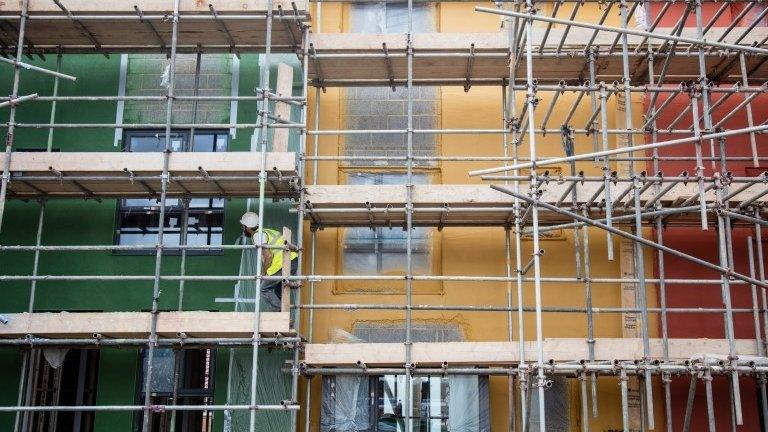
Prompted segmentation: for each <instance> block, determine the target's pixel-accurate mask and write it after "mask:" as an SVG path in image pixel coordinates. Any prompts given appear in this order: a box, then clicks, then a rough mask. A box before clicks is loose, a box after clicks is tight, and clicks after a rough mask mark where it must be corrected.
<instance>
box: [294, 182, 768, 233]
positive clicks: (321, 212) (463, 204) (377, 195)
mask: <svg viewBox="0 0 768 432" xmlns="http://www.w3.org/2000/svg"><path fill="white" fill-rule="evenodd" d="M628 184H629V183H628V182H618V184H616V185H614V184H611V186H610V188H611V196H613V197H616V196H618V195H619V193H621V192H620V191H623V190H624V189H626V187H627V185H628ZM601 186H602V184H600V183H585V184H583V185H582V184H579V185H578V186H577V203H578V204H583V203H585V202H587V201H588V200H589V199H590V197H591V196H593V195H594V193H595V192H596V191H597V189H598V188H599V187H601ZM567 187H568V184H567V183H562V184H558V182H557V181H556V179H555V178H553V181H551V182H550V183H548V184H546V185H544V186H543V188H542V190H543V194H542V196H541V199H542V200H543V201H545V202H547V203H550V204H553V205H554V204H555V203H556V202H557V201H558V200H559V199H560V197H561V196H562V195H563V193H564V192H565V190H566V188H567ZM527 188H528V185H527V184H525V185H521V193H526V192H527ZM760 190H761V188H760V186H758V185H755V186H753V187H751V188H750V189H747V190H746V191H745V192H742V193H740V194H739V195H737V196H735V197H734V198H732V202H733V203H736V202H740V201H742V200H745V199H748V198H749V197H752V196H754V194H755V193H757V192H759V191H760ZM696 193H697V186H696V184H695V183H689V184H687V185H685V184H682V183H679V184H677V185H676V186H675V187H674V188H672V189H671V190H670V191H669V192H668V193H666V194H665V195H664V197H663V198H661V200H660V202H661V203H662V204H663V205H664V207H665V208H669V207H675V203H678V204H679V202H681V200H680V198H682V200H683V201H684V200H685V199H687V198H688V197H691V196H695V195H696ZM603 196H604V194H603V193H601V194H600V195H599V196H598V198H597V202H599V201H600V200H601V199H602V198H603ZM653 196H654V190H653V188H649V190H647V191H645V192H644V193H643V195H642V197H641V202H642V203H646V202H647V201H648V200H649V199H651V198H652V197H653ZM306 198H307V200H308V201H309V203H310V204H311V210H317V212H315V213H314V214H310V213H311V211H310V212H308V216H311V217H312V219H313V220H315V221H319V223H320V224H322V225H325V226H338V225H344V224H350V225H352V226H368V225H369V224H370V220H371V218H373V222H374V224H377V225H380V226H385V225H388V224H390V223H391V224H402V223H404V221H405V213H404V212H403V210H402V209H403V208H404V206H405V189H404V188H403V187H400V186H396V185H376V186H371V185H315V186H307V195H306ZM630 198H632V197H627V198H625V201H626V200H627V199H630ZM706 199H707V201H709V202H714V199H715V196H714V193H712V192H710V193H708V194H707V195H706ZM759 201H761V202H768V196H765V197H762V198H760V199H759ZM568 202H569V203H570V201H568ZM367 205H370V206H371V208H372V209H373V210H374V211H369V208H368V206H367ZM413 205H414V208H415V209H416V212H414V214H413V218H414V219H413V220H414V223H416V224H421V225H435V226H436V225H437V224H438V223H439V222H440V221H441V220H442V221H443V222H444V225H446V226H448V225H503V224H505V223H508V221H509V220H510V213H511V208H512V205H513V203H512V197H511V196H509V195H507V194H504V193H502V192H498V191H496V190H493V189H491V188H490V187H489V186H487V185H449V184H433V185H415V186H414V187H413ZM445 208H447V209H449V210H450V211H448V212H444V211H443V209H445ZM621 208H623V206H621ZM384 209H388V211H387V212H384V211H382V210H384ZM420 209H422V210H421V211H420ZM427 209H430V210H427ZM622 211H623V210H622ZM627 211H629V210H627ZM620 214H621V211H619V210H615V211H614V215H616V216H618V215H620ZM540 217H541V221H542V223H547V224H553V223H569V222H572V220H569V219H567V218H564V217H563V216H560V215H558V214H553V213H552V212H545V211H543V212H540ZM591 217H594V218H598V219H599V218H603V217H605V215H604V214H603V212H602V211H596V212H594V214H592V215H591ZM688 217H689V218H691V219H694V218H695V217H697V213H692V214H690V215H688ZM677 221H681V222H686V220H685V218H684V217H683V216H681V217H677V218H670V222H671V223H676V222H677ZM631 222H632V221H630V220H625V221H624V222H623V224H628V223H631ZM615 223H616V224H621V223H620V222H619V221H615Z"/></svg>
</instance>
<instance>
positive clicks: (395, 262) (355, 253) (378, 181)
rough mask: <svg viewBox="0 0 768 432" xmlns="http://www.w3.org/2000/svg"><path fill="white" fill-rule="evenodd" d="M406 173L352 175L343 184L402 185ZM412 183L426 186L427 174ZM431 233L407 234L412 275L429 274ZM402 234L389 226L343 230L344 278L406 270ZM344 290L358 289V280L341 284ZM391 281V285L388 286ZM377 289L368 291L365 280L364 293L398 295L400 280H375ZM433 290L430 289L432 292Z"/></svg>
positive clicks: (423, 229) (425, 230) (426, 230)
mask: <svg viewBox="0 0 768 432" xmlns="http://www.w3.org/2000/svg"><path fill="white" fill-rule="evenodd" d="M405 179H406V174H405V173H399V172H394V173H392V172H383V173H381V172H380V173H370V172H354V173H350V174H349V176H348V180H347V183H348V184H353V185H402V184H405ZM413 183H414V184H428V183H429V175H428V174H424V173H416V174H414V175H413ZM434 233H435V230H434V229H433V228H427V227H415V228H413V230H412V231H411V259H412V265H413V273H414V274H431V273H432V272H433V271H434V268H433V265H434V264H435V262H434V261H435V260H434V259H433V257H432V250H433V241H434V237H435V235H434ZM406 234H407V233H406V231H405V230H403V228H402V227H401V226H393V227H375V228H370V227H358V228H347V229H345V230H344V231H343V240H342V254H341V255H342V256H341V261H342V271H343V272H344V274H348V275H372V274H381V275H392V274H396V275H400V274H404V273H405V270H406V254H407V248H406ZM345 282H349V283H345V284H344V285H345V289H350V290H358V289H361V288H359V287H358V286H357V285H359V284H360V281H345ZM389 282H392V283H389ZM377 283H378V284H379V286H378V287H375V288H371V287H370V281H367V286H368V288H366V290H367V291H371V290H373V291H374V292H402V282H400V281H378V282H377ZM415 285H421V286H434V285H435V284H432V283H431V282H426V281H419V282H418V283H416V284H415ZM433 290H434V289H433Z"/></svg>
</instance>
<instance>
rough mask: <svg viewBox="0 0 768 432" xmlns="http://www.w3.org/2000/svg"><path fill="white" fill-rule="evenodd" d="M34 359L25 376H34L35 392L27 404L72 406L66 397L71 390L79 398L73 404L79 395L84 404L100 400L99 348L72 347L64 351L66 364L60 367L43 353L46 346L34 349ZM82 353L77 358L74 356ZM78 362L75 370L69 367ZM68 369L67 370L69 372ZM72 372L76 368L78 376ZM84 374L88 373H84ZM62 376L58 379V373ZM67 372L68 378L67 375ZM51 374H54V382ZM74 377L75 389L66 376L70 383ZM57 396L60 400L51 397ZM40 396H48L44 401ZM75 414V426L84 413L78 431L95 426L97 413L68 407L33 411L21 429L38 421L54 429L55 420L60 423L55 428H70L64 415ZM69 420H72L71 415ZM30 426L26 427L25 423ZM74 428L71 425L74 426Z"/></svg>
mask: <svg viewBox="0 0 768 432" xmlns="http://www.w3.org/2000/svg"><path fill="white" fill-rule="evenodd" d="M31 355H32V357H31V358H32V359H33V361H31V362H29V363H28V364H27V370H26V374H25V375H24V376H25V380H26V379H29V377H30V376H31V377H33V378H32V379H33V380H34V382H33V383H32V387H31V389H32V390H31V393H30V394H29V395H28V397H29V398H30V400H28V401H27V402H25V404H27V405H30V406H40V407H43V406H56V405H59V406H61V405H63V406H68V405H69V403H67V401H65V400H63V399H64V398H63V395H66V394H70V393H71V392H72V390H74V393H75V394H74V398H75V401H74V402H73V405H74V404H76V403H77V398H81V402H80V404H83V405H93V404H95V403H96V399H97V397H98V391H99V370H100V366H101V363H100V356H101V353H100V351H99V350H98V349H91V348H74V349H70V350H68V351H67V352H66V353H65V354H64V358H63V359H62V364H61V366H60V367H59V368H58V369H54V368H53V367H52V366H50V364H49V363H48V360H47V359H46V358H45V355H44V354H43V350H42V349H40V348H37V349H35V350H32V351H31ZM76 355H77V356H78V358H77V359H75V358H74V356H76ZM74 362H77V363H76V369H75V370H74V371H72V370H68V369H69V368H68V366H70V367H71V366H72V363H74ZM65 372H66V373H65ZM72 372H75V377H72ZM81 374H84V375H81ZM57 376H58V380H57V379H56V377H57ZM65 376H66V377H67V378H65ZM47 378H52V379H53V382H51V381H49V380H48V379H47ZM73 378H74V381H75V382H76V383H77V384H75V389H72V388H71V387H68V386H67V384H65V380H66V381H67V382H68V384H70V385H71V384H72V383H71V382H70V381H71V380H72V379H73ZM80 380H82V383H83V385H82V387H80V385H79V381H80ZM49 395H50V396H52V397H55V398H56V401H47V397H48V396H49ZM40 399H43V400H46V401H45V402H44V403H41V402H42V401H41V400H40ZM68 415H72V426H74V423H75V422H76V421H77V420H76V418H77V417H78V416H79V417H80V420H79V422H80V428H79V429H78V430H77V431H75V432H92V431H94V430H95V423H94V413H93V412H88V411H82V412H69V413H67V412H66V411H32V412H30V413H29V415H28V416H26V419H25V420H24V421H23V423H22V424H21V425H20V426H21V429H20V430H24V431H27V430H33V429H35V430H36V428H35V426H34V425H35V423H38V424H39V423H41V422H42V423H43V424H44V425H45V429H46V430H49V429H51V426H52V425H53V424H55V425H56V427H55V428H53V430H58V429H59V428H64V429H66V426H64V424H65V421H64V420H62V417H68ZM54 419H55V420H54ZM67 420H69V419H68V418H67ZM25 426H26V427H25ZM70 430H71V429H70Z"/></svg>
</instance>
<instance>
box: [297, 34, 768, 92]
mask: <svg viewBox="0 0 768 432" xmlns="http://www.w3.org/2000/svg"><path fill="white" fill-rule="evenodd" d="M545 30H546V28H545V27H543V26H542V27H534V28H533V40H535V41H541V40H542V37H543V34H544V31H545ZM671 30H672V29H670V28H659V29H657V30H656V31H657V32H658V33H660V34H669V33H671ZM744 30H745V28H744V27H740V28H736V29H734V30H733V32H731V33H730V34H729V35H727V36H726V38H725V39H724V40H726V41H729V42H734V41H735V39H736V38H737V37H738V36H739V35H741V34H742V32H743V31H744ZM722 31H723V29H712V30H711V34H708V37H710V36H711V37H712V39H713V40H714V39H717V38H718V37H719V36H720V34H722ZM563 32H564V29H563V28H552V29H551V30H550V34H549V37H548V39H547V45H546V46H545V51H546V52H548V53H553V52H555V50H556V48H557V45H558V44H559V41H560V39H561V38H562V35H563ZM592 35H593V31H592V30H589V29H582V28H571V29H570V30H569V33H568V40H567V41H568V44H567V45H566V49H565V50H564V54H563V55H562V56H547V57H538V56H536V57H535V59H534V64H533V73H534V76H536V78H537V79H538V80H539V82H540V83H556V82H558V81H559V80H561V79H564V80H566V81H572V80H573V78H574V77H577V76H579V74H580V73H581V71H582V70H583V69H584V68H585V64H586V59H585V58H584V56H583V54H581V53H582V52H583V50H584V45H585V44H586V42H587V41H588V40H590V38H591V37H592ZM766 35H768V29H761V28H756V29H754V30H752V31H751V32H750V37H751V38H753V39H755V40H761V39H762V38H763V37H765V36H766ZM683 36H686V37H695V29H692V28H686V29H684V30H683ZM614 39H615V34H611V33H609V32H600V33H599V34H598V35H597V37H596V38H595V41H594V46H596V47H608V46H610V45H611V44H612V43H613V41H614ZM640 42H642V38H641V37H637V36H631V35H630V36H629V44H630V45H631V48H630V57H631V58H630V64H631V65H632V68H633V69H635V68H637V67H638V65H639V63H640V62H639V60H640V59H644V58H645V54H644V52H645V50H643V51H641V52H640V53H639V54H637V55H635V54H633V52H634V47H635V46H637V44H639V43H640ZM310 43H311V44H312V46H313V47H314V48H315V51H316V52H317V54H318V55H319V56H322V55H323V54H348V55H349V56H348V57H344V58H340V57H326V58H322V57H320V58H319V60H320V63H322V74H323V76H322V78H323V82H324V83H325V84H326V85H328V86H354V85H359V84H356V83H354V82H351V81H348V80H350V79H358V80H372V79H374V80H379V81H381V82H382V83H383V84H382V85H389V84H388V82H389V73H388V69H387V68H386V67H384V61H383V58H381V59H379V58H371V57H370V55H371V54H382V48H381V47H382V44H386V46H387V49H388V51H389V53H390V55H391V64H392V71H393V74H394V78H395V79H396V80H400V81H402V80H405V78H406V74H407V62H406V57H405V55H404V53H405V49H406V40H405V38H404V37H403V36H402V35H397V34H379V35H376V34H356V35H355V36H354V37H350V36H349V35H348V34H344V33H337V34H332V33H319V34H312V35H311V39H310ZM650 43H651V44H652V45H653V48H654V49H657V48H658V47H659V45H660V44H661V41H659V40H651V41H650ZM473 44H474V50H475V53H476V57H475V59H474V62H473V68H472V77H473V85H475V84H476V85H484V84H485V85H499V84H500V82H501V80H502V79H506V78H507V77H508V74H509V68H508V64H507V54H508V46H509V41H508V38H507V34H506V33H504V32H487V33H420V34H415V35H413V47H414V52H415V53H416V54H415V57H414V59H413V76H414V79H415V80H416V82H417V83H419V81H420V80H423V81H424V80H425V81H427V83H429V82H430V80H432V81H433V82H435V83H440V82H441V81H446V80H454V81H453V84H454V85H464V79H465V77H466V61H465V58H460V57H456V55H455V54H456V53H464V54H467V53H469V50H470V46H472V45H473ZM565 52H567V53H568V54H565ZM572 53H579V54H577V55H573V54H572ZM354 54H364V55H362V56H358V57H355V56H354ZM420 54H421V56H420ZM424 54H429V56H425V55H424ZM441 54H444V55H441ZM365 55H367V56H365ZM720 61H721V59H720V58H719V57H718V56H717V55H711V56H708V57H707V60H706V65H707V68H708V70H714V69H715V68H716V66H717V65H718V64H719V63H720ZM600 62H601V68H600V71H599V76H598V78H600V79H601V80H603V81H606V82H610V81H612V80H614V79H619V78H621V77H622V76H623V69H622V68H623V66H622V61H621V57H620V56H616V55H613V56H605V57H601V58H600ZM696 62H697V59H696V58H695V57H686V56H674V57H672V61H671V63H670V66H669V69H668V73H669V74H670V76H675V77H680V78H681V79H684V78H695V75H696V74H698V63H696ZM317 63H318V62H316V61H312V62H310V70H309V76H310V78H311V79H317V78H319V69H318V67H317ZM521 63H522V64H521V65H520V68H519V69H518V74H519V75H518V76H519V77H521V78H522V77H525V70H526V69H525V60H524V59H523V60H522V61H521ZM642 67H643V66H642V65H641V66H640V68H641V69H642ZM634 72H635V71H634V70H633V71H631V73H634ZM753 75H754V79H756V80H760V79H761V78H764V77H766V76H767V75H768V66H763V67H761V68H760V70H758V71H756V72H755V73H754V74H753ZM345 80H347V81H345ZM483 80H485V81H483ZM724 80H725V81H730V82H735V81H738V75H736V74H733V73H732V74H731V75H730V76H728V77H724ZM369 85H370V84H369Z"/></svg>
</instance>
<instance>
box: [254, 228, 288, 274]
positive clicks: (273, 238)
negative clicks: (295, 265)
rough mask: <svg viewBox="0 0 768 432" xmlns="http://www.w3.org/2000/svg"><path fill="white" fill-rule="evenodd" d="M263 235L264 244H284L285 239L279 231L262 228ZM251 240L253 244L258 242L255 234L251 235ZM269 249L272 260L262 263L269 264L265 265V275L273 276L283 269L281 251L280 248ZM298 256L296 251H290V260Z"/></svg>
mask: <svg viewBox="0 0 768 432" xmlns="http://www.w3.org/2000/svg"><path fill="white" fill-rule="evenodd" d="M264 237H265V241H264V244H265V245H270V246H283V245H284V244H285V239H284V238H283V235H282V234H281V233H280V232H279V231H276V230H273V229H268V228H264ZM253 242H254V244H257V243H258V241H257V239H256V236H253ZM269 251H270V252H271V253H272V262H270V263H264V265H267V264H268V265H269V267H267V276H273V275H275V274H276V273H277V272H279V271H280V270H282V269H283V251H282V250H281V249H270V250H269ZM298 256H299V254H298V253H297V252H296V251H291V261H293V260H295V259H296V258H298Z"/></svg>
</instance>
